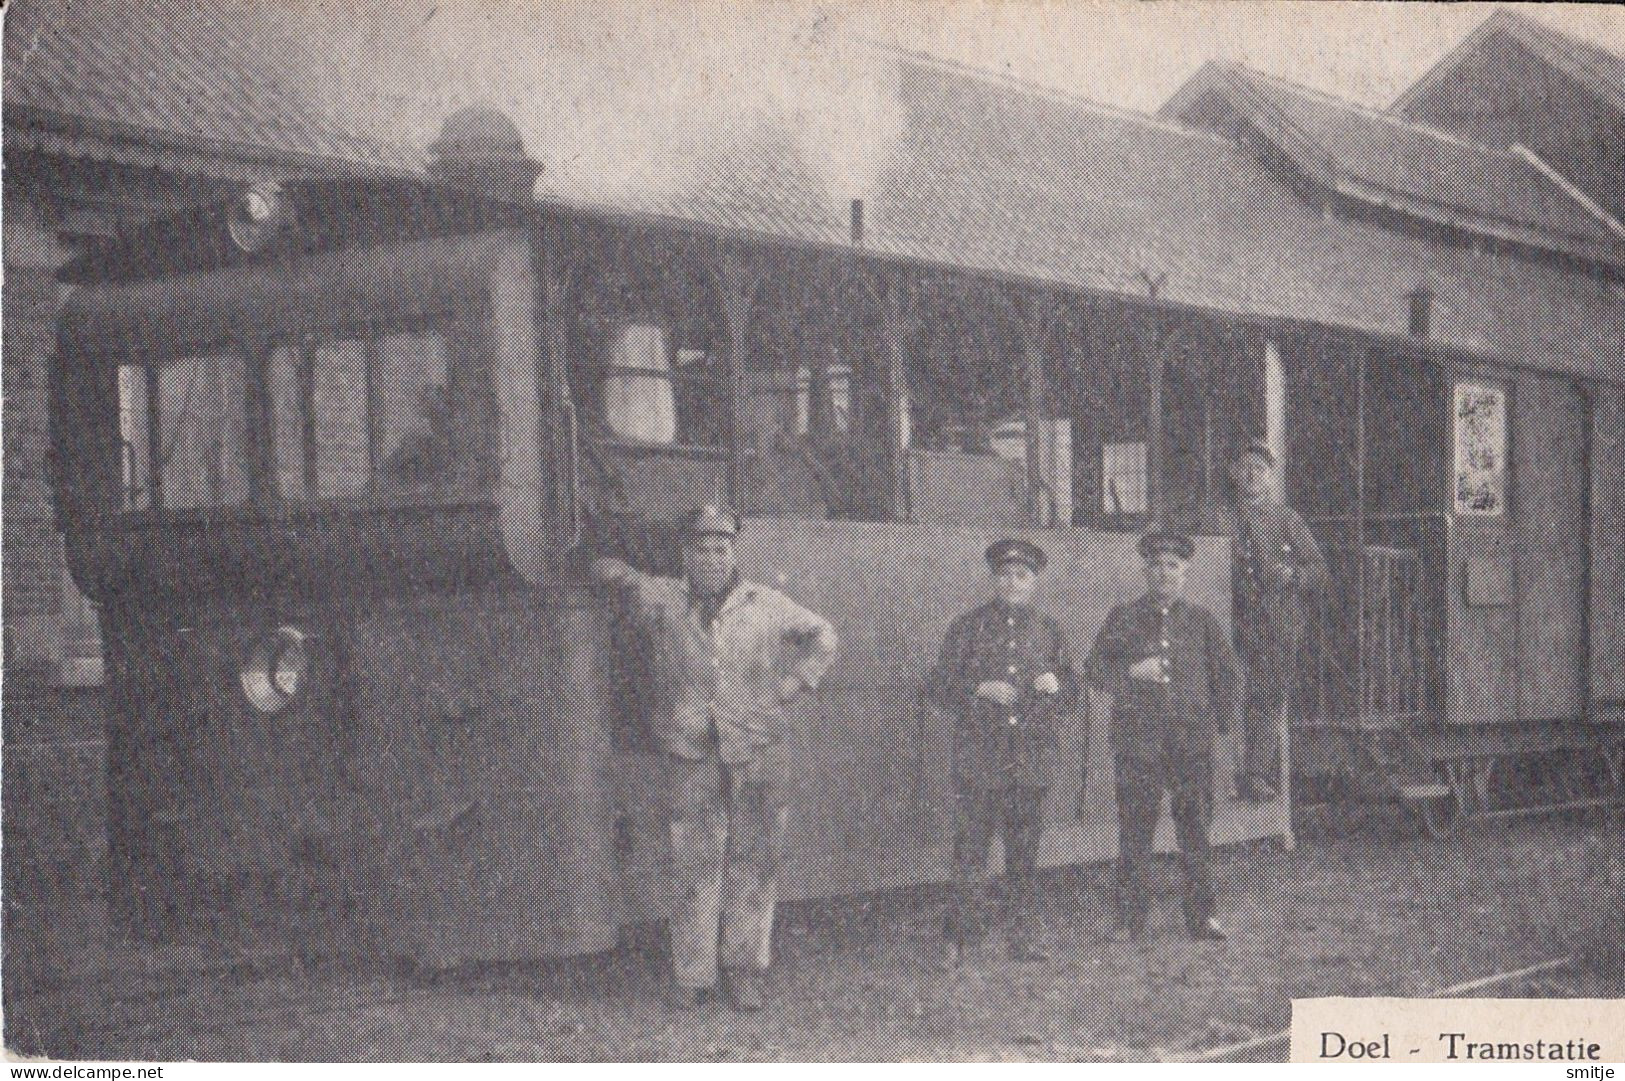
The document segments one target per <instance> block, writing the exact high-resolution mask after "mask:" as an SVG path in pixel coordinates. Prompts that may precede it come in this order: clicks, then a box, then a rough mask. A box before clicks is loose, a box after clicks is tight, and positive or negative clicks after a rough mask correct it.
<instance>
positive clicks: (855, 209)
mask: <svg viewBox="0 0 1625 1081" xmlns="http://www.w3.org/2000/svg"><path fill="white" fill-rule="evenodd" d="M852 243H854V244H862V243H863V200H862V199H853V200H852Z"/></svg>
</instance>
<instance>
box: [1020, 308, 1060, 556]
mask: <svg viewBox="0 0 1625 1081" xmlns="http://www.w3.org/2000/svg"><path fill="white" fill-rule="evenodd" d="M1017 314H1018V317H1019V319H1020V326H1021V344H1022V356H1023V361H1024V364H1025V367H1026V372H1025V376H1026V379H1025V382H1026V386H1027V401H1026V411H1025V416H1024V420H1025V424H1026V428H1027V517H1028V519H1029V520H1030V521H1031V522H1032V524H1033V525H1035V526H1042V525H1048V524H1049V521H1050V519H1051V518H1053V516H1054V508H1055V500H1054V498H1053V494H1052V495H1051V498H1049V499H1048V500H1046V498H1045V493H1046V492H1048V486H1047V482H1046V477H1045V468H1044V467H1045V465H1046V464H1047V462H1046V460H1045V454H1046V452H1047V450H1048V443H1049V441H1048V440H1046V439H1045V437H1044V435H1045V433H1044V431H1043V428H1042V425H1043V424H1044V421H1045V420H1046V418H1047V417H1048V414H1049V410H1048V409H1046V408H1045V399H1046V396H1047V389H1046V384H1045V378H1044V346H1045V345H1047V344H1048V342H1049V332H1050V324H1051V319H1050V311H1049V298H1048V297H1039V298H1035V299H1033V300H1032V301H1030V302H1029V303H1028V304H1027V305H1026V306H1025V307H1018V309H1017ZM1046 507H1048V508H1049V510H1048V511H1046V509H1045V508H1046Z"/></svg>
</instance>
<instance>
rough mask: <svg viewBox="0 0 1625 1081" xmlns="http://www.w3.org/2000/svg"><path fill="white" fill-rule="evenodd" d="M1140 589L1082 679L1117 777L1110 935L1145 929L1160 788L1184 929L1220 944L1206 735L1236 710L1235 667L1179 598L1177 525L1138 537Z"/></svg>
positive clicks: (1181, 564)
mask: <svg viewBox="0 0 1625 1081" xmlns="http://www.w3.org/2000/svg"><path fill="white" fill-rule="evenodd" d="M1139 548H1140V555H1141V557H1142V558H1144V560H1145V577H1146V584H1147V590H1146V594H1145V596H1143V597H1141V598H1140V599H1139V600H1137V601H1135V602H1133V603H1132V604H1124V605H1119V606H1118V607H1116V608H1114V609H1113V610H1112V612H1111V615H1109V616H1107V617H1106V623H1105V625H1104V626H1102V627H1101V629H1100V633H1099V634H1098V635H1097V636H1096V637H1095V644H1094V649H1093V650H1092V651H1091V652H1090V654H1089V660H1088V662H1087V663H1086V665H1085V675H1086V678H1087V679H1088V681H1089V685H1090V687H1091V688H1093V689H1094V690H1095V691H1098V692H1100V693H1103V694H1108V695H1110V696H1111V699H1112V721H1111V744H1112V759H1113V765H1114V768H1115V770H1116V774H1117V846H1118V858H1117V891H1118V892H1117V905H1118V907H1117V927H1116V930H1115V932H1114V937H1115V938H1116V939H1117V940H1118V941H1137V940H1139V939H1141V938H1143V937H1144V936H1145V923H1146V914H1147V912H1148V910H1149V898H1148V896H1147V889H1146V869H1147V868H1146V865H1147V864H1148V863H1149V861H1150V859H1151V845H1152V841H1153V840H1154V839H1155V835H1156V829H1157V818H1158V817H1159V816H1160V814H1161V812H1162V793H1163V791H1164V790H1166V791H1167V792H1168V794H1169V796H1170V799H1171V802H1172V805H1173V816H1174V832H1175V836H1176V838H1177V839H1178V842H1179V852H1180V864H1181V866H1182V867H1183V869H1184V876H1185V906H1184V907H1185V924H1186V927H1187V928H1189V930H1190V933H1191V937H1193V938H1197V939H1212V940H1220V939H1223V938H1224V937H1225V935H1224V930H1223V929H1222V928H1221V927H1220V926H1219V924H1218V922H1217V921H1216V920H1215V919H1214V918H1213V904H1214V898H1213V886H1212V884H1211V882H1210V881H1209V876H1208V826H1209V824H1210V823H1211V820H1212V815H1213V739H1214V736H1215V735H1216V734H1217V733H1219V732H1223V731H1225V730H1226V729H1227V728H1228V727H1229V725H1230V724H1232V723H1233V722H1234V721H1235V720H1236V719H1239V718H1238V716H1237V715H1238V714H1239V713H1240V712H1241V664H1240V661H1239V660H1238V659H1237V658H1236V652H1235V650H1234V649H1233V648H1232V647H1231V645H1230V639H1229V638H1228V637H1226V636H1225V633H1224V629H1223V627H1221V626H1220V625H1219V621H1218V619H1217V618H1216V617H1215V616H1214V615H1213V613H1212V612H1209V611H1208V610H1207V609H1206V608H1203V607H1201V606H1200V605H1197V604H1194V603H1192V602H1190V601H1188V600H1186V599H1185V597H1184V591H1185V574H1186V570H1187V568H1188V565H1189V563H1190V558H1191V554H1192V552H1193V550H1194V546H1193V545H1192V543H1191V539H1190V538H1189V537H1186V536H1182V535H1180V534H1177V533H1163V532H1157V531H1153V532H1150V533H1147V534H1146V535H1145V536H1144V537H1142V538H1140V545H1139Z"/></svg>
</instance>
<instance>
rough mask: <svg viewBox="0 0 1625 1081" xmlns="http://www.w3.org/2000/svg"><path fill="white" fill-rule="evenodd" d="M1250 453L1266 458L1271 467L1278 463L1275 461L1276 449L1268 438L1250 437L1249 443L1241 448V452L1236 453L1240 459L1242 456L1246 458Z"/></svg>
mask: <svg viewBox="0 0 1625 1081" xmlns="http://www.w3.org/2000/svg"><path fill="white" fill-rule="evenodd" d="M1249 454H1256V455H1257V456H1258V457H1260V458H1262V459H1264V461H1266V462H1268V463H1269V467H1270V468H1271V469H1274V468H1275V464H1276V463H1275V451H1274V449H1273V448H1271V447H1270V445H1269V441H1268V440H1265V439H1249V440H1247V445H1246V446H1245V447H1242V448H1241V453H1240V454H1238V455H1236V458H1237V459H1238V460H1239V459H1241V458H1245V457H1246V456H1247V455H1249Z"/></svg>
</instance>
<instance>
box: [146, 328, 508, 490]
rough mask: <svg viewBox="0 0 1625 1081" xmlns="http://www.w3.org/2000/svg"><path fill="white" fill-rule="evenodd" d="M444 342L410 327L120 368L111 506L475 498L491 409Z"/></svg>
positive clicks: (431, 333) (434, 333) (438, 336)
mask: <svg viewBox="0 0 1625 1081" xmlns="http://www.w3.org/2000/svg"><path fill="white" fill-rule="evenodd" d="M451 348H452V341H451V340H450V339H448V336H447V335H445V334H442V333H440V332H438V331H414V332H402V333H390V334H382V335H379V336H377V337H366V338H363V337H330V338H326V339H312V340H309V341H306V342H302V343H289V342H284V343H281V344H278V345H275V346H274V347H272V348H271V349H270V350H269V352H267V353H265V354H262V362H260V363H255V362H252V361H251V360H249V359H248V357H247V355H246V354H245V353H243V352H218V353H207V354H200V355H195V356H182V357H177V358H173V359H167V360H163V361H161V362H159V363H157V364H155V365H152V366H150V367H149V366H147V365H140V364H123V365H121V366H120V367H119V370H118V428H119V442H120V447H121V451H120V463H119V478H120V486H121V490H122V499H121V508H120V509H122V510H124V511H127V512H128V511H145V510H152V509H163V510H171V511H174V510H196V509H201V508H207V507H225V506H236V505H241V504H247V503H249V502H250V501H251V499H253V498H254V497H255V493H256V492H258V493H260V496H259V498H261V499H263V500H269V502H270V503H271V504H272V505H275V504H277V503H301V502H313V501H328V500H344V499H357V498H362V499H365V498H372V499H377V500H381V501H385V502H409V501H413V500H417V499H424V498H427V499H432V500H438V499H440V498H442V497H445V496H448V495H449V496H456V497H459V498H462V497H466V496H468V495H477V494H478V490H479V484H480V481H481V477H482V474H481V466H480V463H481V462H482V461H483V460H484V459H485V457H487V456H486V455H485V454H484V453H482V452H483V451H484V450H485V441H484V440H483V439H482V437H481V435H480V433H482V432H487V430H488V428H489V411H490V403H489V402H487V401H486V400H485V397H486V396H482V395H479V394H476V393H474V387H475V385H476V384H477V380H478V379H479V373H477V372H472V371H471V372H468V373H462V372H458V371H454V370H453V369H454V367H455V366H454V365H452V364H451V356H450V354H451ZM472 352H475V353H477V352H478V351H477V350H473V351H472ZM471 361H473V362H472V363H471V364H469V365H466V366H465V367H470V368H473V367H478V361H477V360H473V358H471ZM260 379H263V384H261V383H259V380H260ZM261 403H263V405H262V404H261ZM154 404H155V405H156V408H154ZM256 418H263V424H261V423H260V421H259V420H257V419H256ZM262 429H263V432H264V435H263V441H264V443H265V451H264V453H263V454H259V453H256V442H257V440H258V438H259V436H258V433H259V432H260V431H261V430H262ZM256 462H263V463H264V468H265V470H266V474H267V475H266V476H265V477H264V478H263V480H262V481H261V482H260V483H259V484H257V485H256V484H255V483H254V476H255V472H254V471H255V463H256Z"/></svg>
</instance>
